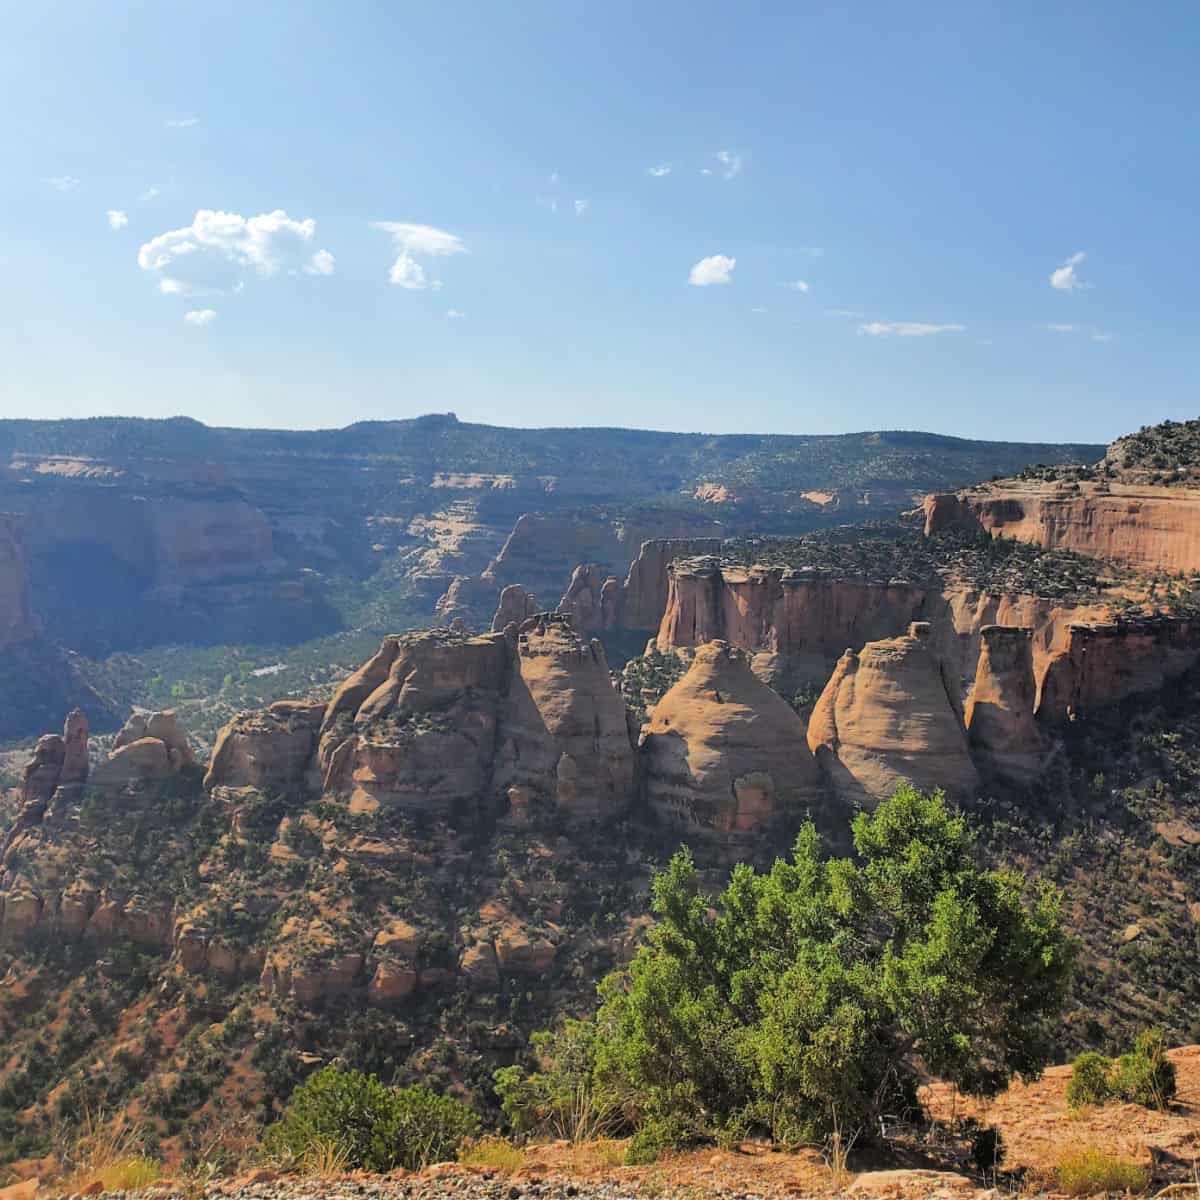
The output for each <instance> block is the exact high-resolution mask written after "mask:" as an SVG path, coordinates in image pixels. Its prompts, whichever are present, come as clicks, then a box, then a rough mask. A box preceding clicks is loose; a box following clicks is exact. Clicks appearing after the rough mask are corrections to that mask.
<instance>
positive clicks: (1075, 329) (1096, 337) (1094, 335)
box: [1046, 321, 1113, 342]
mask: <svg viewBox="0 0 1200 1200" xmlns="http://www.w3.org/2000/svg"><path fill="white" fill-rule="evenodd" d="M1046 328H1047V329H1048V330H1050V332H1051V333H1086V334H1087V335H1088V339H1089V340H1090V341H1093V342H1111V341H1112V339H1113V335H1112V334H1111V333H1108V332H1106V331H1104V330H1100V329H1096V328H1095V327H1094V326H1093V327H1090V328H1089V327H1088V326H1087V325H1066V324H1062V323H1060V322H1056V321H1052V322H1051V323H1050V324H1049V325H1047V326H1046Z"/></svg>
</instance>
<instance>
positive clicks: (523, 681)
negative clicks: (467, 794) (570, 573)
mask: <svg viewBox="0 0 1200 1200" xmlns="http://www.w3.org/2000/svg"><path fill="white" fill-rule="evenodd" d="M514 668H515V669H514V670H513V672H512V675H511V682H510V685H509V688H508V693H507V696H506V699H505V705H504V709H503V713H502V716H501V725H500V733H499V739H498V747H497V756H496V765H495V787H496V789H497V790H498V791H499V792H500V793H501V794H502V795H507V794H508V792H509V791H510V789H512V788H517V789H519V790H520V791H521V792H522V793H524V795H525V797H526V803H528V799H529V798H532V800H533V801H534V802H535V803H536V802H539V801H540V802H543V803H549V804H550V805H551V806H552V807H554V808H557V809H558V810H560V811H562V812H565V813H567V814H569V815H571V816H573V817H576V818H580V819H593V818H598V817H604V816H608V815H609V814H611V813H614V812H617V811H619V810H620V809H621V808H623V807H625V805H627V804H628V803H629V800H630V797H631V794H632V791H633V747H632V745H631V744H630V740H629V729H628V724H627V722H626V718H625V705H624V703H623V702H622V700H621V696H620V693H619V692H618V691H617V690H616V688H614V687H613V684H612V679H611V677H610V675H609V670H608V662H607V661H606V659H605V656H604V647H603V646H601V645H600V643H599V642H598V641H595V640H593V641H590V642H588V641H585V640H584V639H583V638H581V637H580V636H579V635H578V634H577V633H576V632H575V630H574V627H573V626H572V624H571V621H570V619H569V618H567V617H564V616H547V615H543V616H541V617H536V618H533V619H531V620H529V621H526V622H525V624H524V625H523V626H522V627H521V631H520V634H519V636H518V641H517V646H516V662H515V664H514Z"/></svg>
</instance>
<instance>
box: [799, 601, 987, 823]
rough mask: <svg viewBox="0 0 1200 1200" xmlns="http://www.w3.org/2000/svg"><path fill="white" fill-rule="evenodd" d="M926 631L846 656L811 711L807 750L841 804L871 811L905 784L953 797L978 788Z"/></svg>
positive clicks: (915, 629)
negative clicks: (937, 791)
mask: <svg viewBox="0 0 1200 1200" xmlns="http://www.w3.org/2000/svg"><path fill="white" fill-rule="evenodd" d="M930 632H931V631H930V628H929V626H928V625H927V624H925V623H922V622H914V623H913V624H912V625H911V626H910V627H909V631H908V633H907V634H905V635H903V636H902V637H896V638H888V639H885V640H882V641H876V642H868V643H867V645H866V646H864V647H863V649H862V650H861V651H858V652H856V651H854V650H847V651H846V652H845V654H843V655H842V657H841V659H839V661H838V664H837V667H836V668H835V669H834V672H833V675H832V676H831V678H830V680H829V682H828V683H827V684H826V685H825V690H824V691H823V692H822V693H821V697H820V699H819V700H818V701H817V704H816V707H815V708H814V709H813V714H812V718H811V720H810V721H809V725H808V745H809V747H810V749H811V750H812V752H813V754H814V755H815V756H816V758H817V761H818V763H819V764H820V765H821V767H822V769H823V770H824V771H825V772H826V774H827V775H828V777H829V779H830V781H831V782H832V785H833V788H834V790H835V792H836V793H837V795H838V796H839V797H840V798H841V799H842V800H844V801H845V802H847V803H850V804H861V805H864V806H866V807H874V805H876V804H878V803H879V801H880V800H883V799H886V798H887V797H888V796H890V795H891V794H892V792H893V791H894V790H895V788H896V787H897V785H898V784H900V783H901V782H902V781H904V780H908V781H910V782H911V783H913V784H915V785H916V786H917V787H918V788H922V789H926V790H928V789H932V788H939V787H940V788H942V789H944V790H945V791H946V792H947V793H949V794H951V795H958V796H964V795H967V794H969V793H970V792H972V791H973V790H974V788H975V786H976V784H977V782H978V776H977V774H976V770H975V767H974V764H973V763H972V761H971V756H970V754H969V752H968V749H967V738H966V732H965V730H964V727H963V721H962V717H961V715H960V713H959V710H958V707H957V705H956V703H955V696H954V690H955V689H954V688H953V687H947V681H946V679H945V677H944V676H943V673H942V668H941V664H940V663H939V661H938V659H937V657H936V655H935V654H934V652H933V650H932V647H931V644H930Z"/></svg>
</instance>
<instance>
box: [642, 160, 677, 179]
mask: <svg viewBox="0 0 1200 1200" xmlns="http://www.w3.org/2000/svg"><path fill="white" fill-rule="evenodd" d="M670 173H671V164H670V163H659V164H658V166H656V167H650V168H649V170H647V172H646V174H647V175H652V176H653V177H654V178H655V179H665V178H666V177H667V176H668V175H670Z"/></svg>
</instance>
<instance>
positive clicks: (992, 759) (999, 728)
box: [966, 625, 1045, 783]
mask: <svg viewBox="0 0 1200 1200" xmlns="http://www.w3.org/2000/svg"><path fill="white" fill-rule="evenodd" d="M980 640H981V645H982V649H981V651H980V655H979V668H978V670H977V672H976V675H975V686H974V688H973V689H972V691H971V697H970V699H969V700H968V701H967V707H966V725H967V737H968V740H969V742H970V745H971V749H972V751H973V752H974V754H975V756H976V759H977V760H978V761H979V762H980V763H981V764H982V765H983V766H984V767H985V769H987V770H988V771H990V772H993V773H995V774H998V775H1003V776H1007V777H1008V778H1010V779H1014V780H1016V781H1018V782H1021V783H1028V782H1030V781H1032V780H1033V779H1035V778H1036V777H1037V776H1038V774H1040V772H1041V769H1042V763H1043V758H1044V753H1045V746H1044V744H1043V740H1042V735H1041V731H1040V730H1039V728H1038V725H1037V722H1036V721H1035V720H1034V708H1035V707H1036V704H1037V684H1036V683H1035V681H1034V677H1033V651H1032V631H1031V630H1029V629H1021V628H1005V627H1003V626H1000V625H987V626H985V627H984V628H983V629H982V630H981V631H980Z"/></svg>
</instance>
